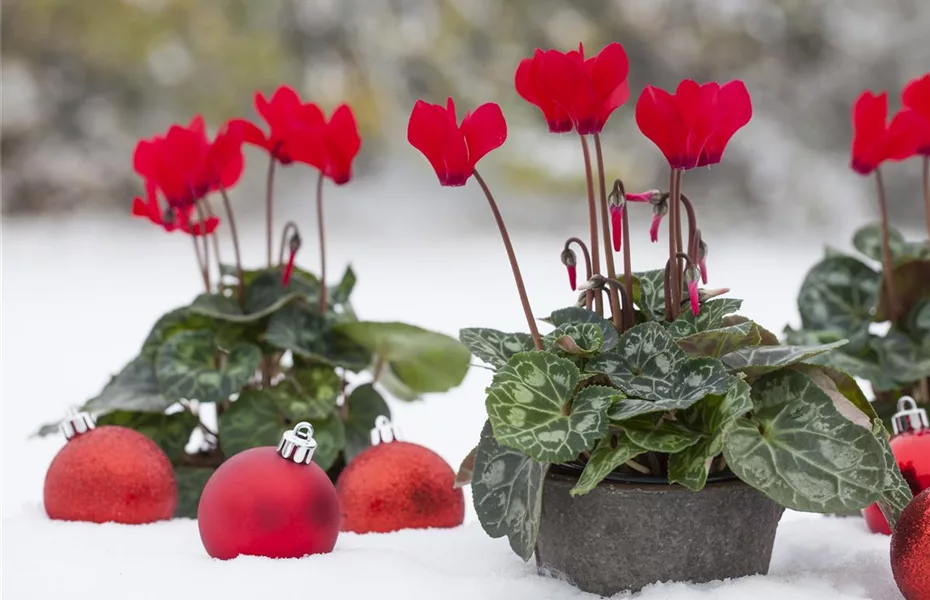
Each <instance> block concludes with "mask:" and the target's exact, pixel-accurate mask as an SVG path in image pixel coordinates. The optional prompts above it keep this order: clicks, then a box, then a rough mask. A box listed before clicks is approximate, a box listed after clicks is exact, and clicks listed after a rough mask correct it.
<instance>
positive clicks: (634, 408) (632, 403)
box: [607, 396, 701, 421]
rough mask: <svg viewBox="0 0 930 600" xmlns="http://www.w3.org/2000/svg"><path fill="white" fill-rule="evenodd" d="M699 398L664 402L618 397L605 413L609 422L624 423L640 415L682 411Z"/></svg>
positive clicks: (674, 399) (691, 397)
mask: <svg viewBox="0 0 930 600" xmlns="http://www.w3.org/2000/svg"><path fill="white" fill-rule="evenodd" d="M700 399H701V398H700V397H698V398H694V397H693V396H689V397H686V398H669V399H666V400H639V399H638V398H623V397H619V398H617V399H615V400H614V403H613V405H612V406H611V407H610V410H609V411H608V412H607V416H608V418H609V419H610V420H611V421H624V420H626V419H632V418H633V417H638V416H640V415H648V414H651V413H660V412H667V411H670V410H682V409H685V408H688V407H689V406H691V405H692V404H694V403H695V402H697V401H698V400H700Z"/></svg>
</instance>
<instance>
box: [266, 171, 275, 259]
mask: <svg viewBox="0 0 930 600" xmlns="http://www.w3.org/2000/svg"><path fill="white" fill-rule="evenodd" d="M268 160H269V162H268V179H267V180H266V181H265V237H266V242H267V247H268V266H269V267H270V266H271V227H272V226H271V216H272V210H271V208H272V203H273V198H274V166H275V158H274V156H271V157H269V159H268Z"/></svg>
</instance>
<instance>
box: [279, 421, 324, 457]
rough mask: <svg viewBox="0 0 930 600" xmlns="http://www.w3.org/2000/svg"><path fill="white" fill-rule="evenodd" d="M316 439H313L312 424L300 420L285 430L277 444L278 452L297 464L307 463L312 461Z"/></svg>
mask: <svg viewBox="0 0 930 600" xmlns="http://www.w3.org/2000/svg"><path fill="white" fill-rule="evenodd" d="M315 450H316V440H315V439H313V425H311V424H310V423H307V422H306V421H302V422H300V423H298V424H297V425H295V426H294V429H292V430H290V431H285V432H284V434H283V435H282V436H281V442H280V443H279V444H278V454H280V455H281V457H282V458H286V459H287V460H291V461H294V462H295V463H298V464H303V465H309V464H310V463H311V462H313V452H314V451H315Z"/></svg>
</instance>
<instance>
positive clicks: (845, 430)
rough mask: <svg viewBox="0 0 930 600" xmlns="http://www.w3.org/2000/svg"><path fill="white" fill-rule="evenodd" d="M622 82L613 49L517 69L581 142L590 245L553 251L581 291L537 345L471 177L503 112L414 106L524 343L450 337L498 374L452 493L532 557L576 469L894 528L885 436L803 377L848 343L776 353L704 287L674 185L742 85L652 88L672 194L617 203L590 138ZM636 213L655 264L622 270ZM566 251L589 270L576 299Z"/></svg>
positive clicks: (596, 140) (696, 240)
mask: <svg viewBox="0 0 930 600" xmlns="http://www.w3.org/2000/svg"><path fill="white" fill-rule="evenodd" d="M626 76H627V60H626V55H625V53H624V51H623V48H622V46H620V44H616V43H614V44H610V45H608V46H607V47H606V48H604V49H603V50H602V51H601V52H600V53H599V54H598V55H597V56H594V57H590V58H585V56H584V49H583V48H582V47H580V46H579V49H578V50H577V51H570V52H564V53H563V52H560V51H557V50H546V51H543V50H537V51H536V53H535V54H534V56H533V57H532V58H528V59H525V60H524V61H522V62H521V63H520V66H519V67H518V69H517V71H516V76H515V84H516V89H517V92H518V93H519V94H520V95H521V96H522V97H523V98H525V99H526V100H528V101H529V102H531V103H532V104H534V105H536V106H537V107H538V108H539V109H540V110H541V111H542V113H543V115H544V117H545V119H546V122H547V124H548V126H549V130H550V131H552V132H558V133H563V134H564V133H569V132H572V131H574V132H575V133H577V134H578V135H579V140H580V143H581V147H582V152H583V155H584V164H585V175H586V180H587V209H588V210H587V212H588V216H589V237H590V239H589V243H587V244H586V243H585V242H584V241H582V240H581V239H579V238H571V239H569V240H568V241H567V242H566V243H565V246H564V247H563V249H562V253H561V259H562V262H563V264H564V265H566V267H567V269H568V273H569V281H570V283H571V285H572V288H573V289H575V288H576V287H578V288H579V289H581V290H582V291H583V294H582V296H581V297H580V298H579V299H578V301H577V303H576V304H575V305H574V306H569V307H567V308H563V309H560V310H556V311H555V312H553V313H552V314H550V315H549V316H548V317H546V318H543V319H541V320H542V321H544V322H545V323H547V324H549V325H551V326H552V327H553V328H554V329H553V330H552V331H550V332H548V333H540V331H539V330H538V328H537V325H536V319H535V317H534V314H533V312H532V309H531V307H530V301H529V298H528V296H527V294H526V290H525V286H524V283H523V279H522V277H521V274H520V268H519V265H518V263H517V260H516V257H515V252H514V250H513V247H512V244H511V241H510V238H509V236H508V234H507V229H506V226H505V224H504V221H503V219H502V217H501V215H500V211H499V210H498V207H497V203H496V201H495V199H494V197H493V195H492V194H491V191H490V189H489V187H488V185H487V184H486V182H485V181H484V179H483V178H482V177H481V175H480V174H479V173H478V171H477V170H476V169H475V165H476V163H477V162H478V161H479V160H481V159H482V157H484V156H485V155H486V154H488V153H489V152H490V151H492V150H494V149H496V148H498V147H499V146H501V145H502V144H503V143H504V141H505V139H506V135H507V127H506V123H505V120H504V117H503V114H502V112H501V110H500V108H499V107H498V106H497V105H496V104H484V105H482V106H480V107H479V108H477V109H476V110H475V111H474V112H471V113H466V115H465V117H464V119H463V120H462V122H461V123H459V122H458V121H457V119H456V113H455V107H454V104H453V102H452V100H451V99H450V100H449V101H448V103H447V105H446V107H445V108H444V107H442V106H438V105H432V104H428V103H426V102H423V101H418V102H417V103H416V106H414V108H413V112H412V114H411V116H410V122H409V126H408V139H409V141H410V143H411V144H412V145H413V146H414V147H416V148H417V149H418V150H420V151H421V152H422V153H423V155H424V156H426V158H427V159H428V160H429V162H430V164H431V165H432V166H433V168H434V170H435V171H436V174H437V176H438V177H439V182H440V184H441V185H444V186H453V185H464V184H465V183H466V182H467V181H468V179H470V178H471V177H474V179H475V180H476V181H477V182H478V185H479V186H480V187H481V190H482V192H483V193H484V196H485V198H486V199H487V201H488V204H489V206H490V208H491V212H492V213H493V215H494V218H495V220H496V222H497V225H498V228H499V230H500V233H501V238H502V239H503V242H504V246H505V249H506V251H507V255H508V258H509V260H510V264H511V267H512V270H513V274H514V279H515V281H516V285H517V290H518V293H519V297H520V300H521V303H522V305H523V309H524V312H525V314H526V320H527V327H528V328H529V333H528V334H527V333H522V332H518V333H505V332H501V331H495V330H492V329H484V328H472V329H463V330H462V331H461V333H460V339H461V340H462V342H463V343H464V344H465V345H466V346H468V348H469V349H470V350H471V351H472V353H473V354H474V355H475V356H477V357H479V358H480V359H482V360H483V361H484V362H485V363H487V365H488V366H489V367H490V368H491V369H492V370H493V371H494V377H493V380H492V382H491V384H490V387H489V388H488V389H487V399H486V408H487V414H488V421H487V423H486V424H485V426H484V429H483V431H482V432H481V436H480V441H479V443H478V445H477V447H476V448H475V449H474V450H473V451H472V452H471V453H470V454H469V456H468V457H466V459H465V460H464V462H463V464H462V467H461V468H460V470H459V475H458V478H457V483H458V484H459V485H464V484H466V483H469V482H470V483H471V484H472V493H473V497H474V504H475V509H476V511H477V514H478V517H479V519H480V521H481V523H482V525H483V527H484V529H485V531H486V532H487V533H488V534H489V535H491V536H492V537H502V536H507V537H508V538H509V540H510V545H511V547H512V548H513V550H514V551H515V552H516V553H517V554H519V555H520V556H521V557H522V558H523V559H524V560H528V559H529V557H530V556H531V555H532V554H533V552H534V546H535V544H536V539H537V535H538V531H539V523H540V507H541V498H542V494H543V487H544V486H543V482H544V479H545V477H546V474H547V472H548V471H549V470H550V469H551V470H559V471H561V472H563V473H574V474H575V476H576V477H577V479H578V480H577V484H576V485H575V487H574V489H573V490H572V492H571V493H572V494H573V495H578V494H585V493H588V492H589V491H591V490H592V489H594V488H595V487H596V486H597V485H598V484H599V483H601V482H602V481H603V480H604V478H605V477H606V476H607V475H608V474H610V473H612V472H617V473H621V474H624V475H627V476H632V477H640V478H642V477H647V478H652V480H653V481H655V480H659V481H663V482H668V483H673V484H679V485H682V486H685V487H687V488H689V489H691V490H694V491H695V492H697V491H700V490H701V489H702V488H704V486H705V485H706V484H707V482H708V481H709V480H711V481H712V480H715V479H718V478H734V477H736V478H739V479H741V480H742V481H744V482H745V483H747V484H749V485H751V486H753V487H755V488H756V489H758V490H759V491H761V492H762V493H764V494H766V495H767V496H769V497H770V498H772V499H773V500H775V501H776V502H779V503H780V504H782V505H784V506H786V507H789V508H793V509H796V510H802V511H813V512H836V511H840V510H852V509H860V508H863V507H865V506H867V505H869V504H871V503H873V502H876V501H878V502H880V503H881V505H882V506H883V509H884V510H885V511H886V514H887V515H888V518H889V521H890V522H891V523H894V522H895V520H896V518H897V515H898V513H899V512H900V510H901V509H902V508H903V507H904V506H905V505H906V504H907V502H908V501H909V500H910V497H911V493H910V490H909V489H908V486H907V484H906V483H905V482H904V480H903V479H902V477H901V474H900V472H899V471H898V468H897V466H896V464H895V462H894V458H893V456H892V454H891V450H890V447H889V445H888V435H887V432H886V431H885V429H884V427H883V426H882V423H881V421H880V420H879V419H878V418H877V417H876V415H875V413H874V412H873V411H872V408H871V406H870V405H869V403H868V401H867V400H866V398H865V396H864V395H863V394H862V392H861V391H860V389H859V388H858V387H857V385H856V383H855V381H854V380H853V379H852V378H851V377H850V376H849V375H847V374H846V373H844V372H841V371H839V370H835V369H830V368H827V367H824V366H817V365H812V364H810V361H811V359H812V358H814V357H816V356H818V355H821V354H824V353H828V352H830V351H832V350H834V349H835V348H837V347H839V346H841V345H842V344H844V343H845V341H837V342H835V343H831V344H824V345H816V346H782V345H779V344H778V341H777V339H776V338H775V336H774V335H773V334H771V333H770V332H768V331H766V330H765V329H764V328H762V327H760V326H759V325H758V324H756V323H754V322H753V321H751V320H749V319H747V318H746V317H743V316H739V315H736V314H735V313H736V312H737V311H738V310H739V308H740V304H741V302H740V301H739V300H734V299H729V298H720V297H719V296H721V295H723V294H724V293H726V292H727V291H728V290H726V289H705V288H702V287H700V285H701V284H702V283H706V282H707V278H708V271H707V246H706V244H705V243H704V241H703V240H702V237H701V230H700V228H699V226H698V222H697V210H696V209H697V208H698V205H697V203H694V202H692V201H691V200H690V199H689V198H688V197H687V196H686V195H685V194H683V193H682V175H683V173H684V172H685V171H688V170H690V169H693V168H695V167H699V166H709V165H713V164H716V163H718V162H720V160H721V159H722V157H723V154H724V150H725V148H726V144H727V142H728V141H729V139H730V138H731V137H732V136H733V135H734V133H736V131H738V130H739V129H740V128H742V127H743V126H744V125H745V124H746V123H748V122H749V120H750V117H751V114H752V107H751V102H750V98H749V94H748V92H747V90H746V87H745V85H743V83H742V82H740V81H731V82H729V83H725V84H722V85H720V84H717V83H714V82H711V83H706V84H703V85H699V84H698V83H696V82H694V81H691V80H685V81H682V82H681V84H680V85H679V86H678V88H677V90H676V91H675V93H674V94H672V93H669V92H666V91H664V90H662V89H659V88H656V87H653V86H646V88H645V90H643V92H642V94H641V95H640V97H639V100H638V102H637V104H636V122H637V124H638V125H639V128H640V130H641V131H642V132H643V133H644V134H645V135H646V137H648V138H649V139H650V140H652V142H653V143H655V145H656V146H657V147H658V148H659V150H661V151H662V153H663V154H664V155H665V157H666V159H667V160H668V163H669V167H670V176H669V189H668V191H658V190H652V191H649V192H643V193H636V194H633V193H626V191H625V189H624V186H623V183H622V182H621V181H620V180H619V179H618V180H616V181H615V183H614V185H613V186H612V187H611V191H610V193H608V191H607V185H606V173H605V168H604V158H603V153H602V149H601V142H600V135H601V133H602V131H603V128H604V126H605V124H606V122H607V121H608V119H609V117H610V116H611V114H612V113H613V112H614V110H615V109H616V108H618V107H619V106H620V105H622V104H623V103H624V102H625V101H626V99H627V97H628V95H629V92H628V87H627V83H626ZM590 142H593V145H594V155H595V157H596V165H597V178H596V179H595V177H594V174H593V167H592V161H591V153H590V149H589V143H590ZM595 180H596V181H597V184H598V185H597V189H595ZM631 203H642V204H648V205H650V206H651V207H652V212H653V215H654V218H653V225H652V227H651V232H650V237H651V239H652V241H653V242H655V241H656V240H657V238H658V230H659V226H660V222H661V221H662V220H663V218H664V217H665V216H666V215H668V219H667V222H668V227H667V230H668V231H667V233H668V259H667V261H666V263H665V265H664V267H663V268H660V269H655V270H650V271H639V272H634V271H633V270H632V267H631V263H632V260H631V238H630V235H629V218H628V210H629V207H630V205H631ZM598 207H599V210H598ZM682 212H684V214H685V216H684V217H682ZM683 220H684V223H685V225H686V227H687V237H685V236H684V235H683V232H684V229H683V227H682V221H683ZM599 239H600V241H601V242H603V258H604V264H605V265H606V270H605V271H602V270H601V263H600V253H599V249H600V248H599ZM685 242H686V243H687V245H685ZM573 246H577V247H578V248H579V249H580V251H581V253H582V254H583V257H584V263H585V264H584V268H585V280H584V282H583V283H582V284H581V285H577V255H576V254H575V251H574V250H573V249H572V247H573ZM617 249H619V250H622V253H623V255H622V261H623V262H622V264H623V269H622V271H619V272H618V271H616V266H615V262H614V256H613V252H614V251H615V250H617ZM605 293H606V295H607V299H606V300H604V298H603V296H604V295H605ZM605 307H608V308H609V312H608V313H607V314H606V316H605Z"/></svg>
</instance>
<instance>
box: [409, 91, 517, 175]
mask: <svg viewBox="0 0 930 600" xmlns="http://www.w3.org/2000/svg"><path fill="white" fill-rule="evenodd" d="M506 139H507V122H506V121H505V120H504V115H503V113H502V112H501V108H500V106H498V105H497V104H494V103H493V102H489V103H487V104H482V105H481V106H479V107H478V108H476V109H475V111H474V112H469V113H466V114H465V118H464V119H462V124H461V125H459V124H458V121H457V119H456V116H455V104H454V102H453V101H452V98H449V99H448V101H447V102H446V106H445V108H443V107H442V106H440V105H438V104H429V103H427V102H424V101H422V100H417V102H416V104H415V105H414V107H413V111H412V112H411V113H410V122H409V123H408V124H407V141H409V142H410V145H411V146H413V147H414V148H416V149H417V150H419V151H420V152H421V153H422V154H423V156H425V157H426V159H427V160H428V161H429V163H430V165H432V167H433V170H434V171H436V175H437V176H438V177H439V183H440V185H445V186H459V185H465V182H466V181H468V178H469V177H471V175H472V173H474V171H475V164H477V162H478V161H479V160H481V159H482V158H483V157H484V155H486V154H487V153H488V152H490V151H491V150H494V149H495V148H499V147H500V146H501V145H502V144H503V143H504V141H505V140H506Z"/></svg>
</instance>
